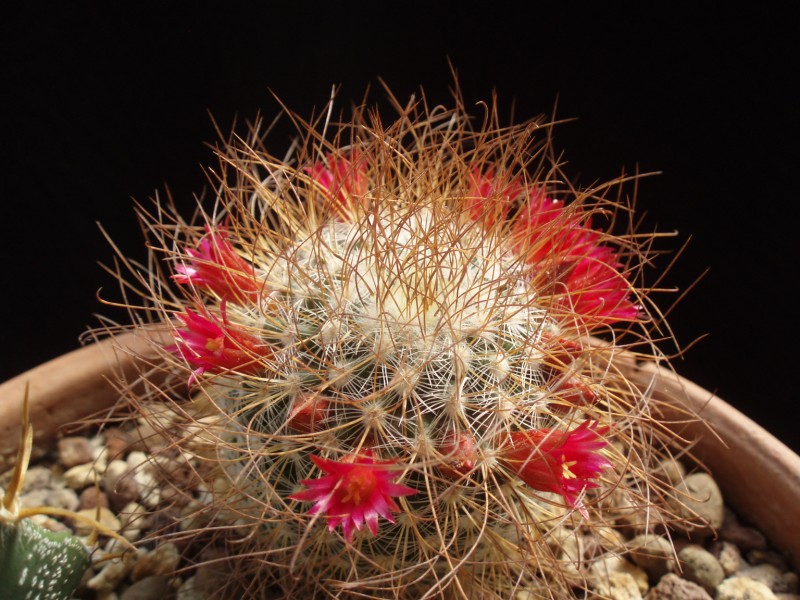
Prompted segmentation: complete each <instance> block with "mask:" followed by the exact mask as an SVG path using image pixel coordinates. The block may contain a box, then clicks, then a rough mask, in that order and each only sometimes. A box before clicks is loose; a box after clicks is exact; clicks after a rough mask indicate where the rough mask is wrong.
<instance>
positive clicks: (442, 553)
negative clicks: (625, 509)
mask: <svg viewBox="0 0 800 600" xmlns="http://www.w3.org/2000/svg"><path fill="white" fill-rule="evenodd" d="M530 131H531V126H530V125H526V126H520V127H517V128H509V129H505V130H501V129H499V128H498V129H491V128H489V127H487V128H486V129H484V130H481V131H472V130H470V129H469V127H468V124H467V119H466V117H465V116H464V115H462V114H461V113H459V112H458V111H453V112H442V113H439V112H436V113H431V114H424V115H421V116H419V115H417V117H415V118H412V117H409V116H408V115H405V116H404V117H402V118H401V119H399V120H398V122H397V123H395V124H394V125H392V126H391V127H389V128H387V129H384V128H381V126H379V125H376V126H367V125H366V124H365V122H364V121H357V123H356V124H354V125H352V126H347V125H343V126H342V129H341V130H340V132H339V134H338V137H337V140H339V139H343V138H344V137H345V136H347V135H350V136H351V137H352V139H351V140H350V143H348V144H346V145H344V144H343V145H342V146H343V148H344V149H339V148H338V147H337V144H332V145H331V146H330V148H329V150H330V152H329V153H320V152H316V151H309V152H308V153H304V152H300V153H299V154H298V156H297V157H296V158H295V162H296V165H299V166H290V165H289V164H287V163H285V162H282V161H277V160H275V159H272V158H271V157H269V155H267V154H266V153H264V152H262V151H260V150H253V149H252V148H253V147H256V145H255V144H254V145H253V146H243V147H229V148H226V149H225V150H224V152H223V153H222V155H221V156H222V163H223V167H224V169H227V171H225V170H224V171H223V173H222V174H221V175H220V179H221V184H220V188H219V190H220V192H219V197H218V204H217V206H216V208H215V209H214V215H216V216H215V217H214V218H213V219H212V218H211V217H208V218H207V222H206V227H205V228H204V229H200V228H197V227H192V226H186V225H183V224H182V223H183V222H182V221H181V220H180V219H179V218H175V217H167V216H166V215H167V214H168V211H166V210H165V208H164V207H163V206H160V207H159V208H158V210H157V211H156V212H155V214H159V215H162V216H161V217H159V219H158V220H157V222H151V221H148V222H147V229H148V230H149V231H150V232H152V233H153V234H154V235H155V237H156V239H155V240H154V241H152V242H151V243H152V247H155V248H161V249H162V250H163V251H164V252H166V253H167V255H168V258H169V260H170V261H171V267H170V268H171V270H172V274H171V276H170V277H171V278H172V279H173V280H174V281H176V282H177V283H178V284H180V286H181V290H182V294H173V295H170V294H168V293H167V292H166V291H165V290H166V289H167V286H166V285H165V283H164V280H163V279H160V278H159V277H158V276H154V277H153V278H152V279H150V280H149V281H147V282H145V283H146V284H147V286H148V288H149V292H148V294H149V299H150V301H151V303H152V306H154V307H155V308H156V310H158V311H161V313H162V314H163V316H164V321H165V322H169V323H173V325H172V334H173V336H174V340H175V342H174V343H173V344H170V345H167V346H166V350H167V351H168V352H166V353H165V356H167V357H168V358H169V359H170V361H171V362H172V364H174V365H175V367H176V369H177V370H178V371H179V372H182V373H184V376H186V377H188V379H189V382H190V391H191V398H190V399H188V402H187V401H186V400H187V399H180V398H178V399H177V402H178V406H176V410H175V413H176V414H177V415H181V416H179V417H178V416H176V417H175V418H172V419H171V420H169V426H168V427H167V428H162V432H163V434H164V436H166V437H168V438H170V443H169V444H168V447H171V448H175V447H178V448H181V449H183V450H184V451H186V452H190V453H194V454H196V455H197V456H198V457H200V458H201V459H202V461H203V464H204V465H206V467H205V473H206V475H205V477H206V479H207V481H208V482H209V485H208V486H207V487H208V488H209V489H211V490H213V491H212V492H211V493H210V495H207V496H205V499H206V500H207V501H208V500H210V502H211V504H210V505H208V506H202V507H200V508H199V510H198V515H197V518H198V519H200V521H198V522H197V523H200V524H199V525H197V527H198V535H202V530H203V529H206V530H208V531H211V530H212V529H213V530H214V531H216V534H215V535H217V536H218V538H217V539H219V540H221V542H222V543H224V544H230V545H229V546H227V547H228V548H230V549H233V551H232V553H231V560H232V561H233V562H232V564H233V565H235V569H236V571H237V573H240V574H241V575H242V576H241V577H237V578H233V580H231V581H230V582H229V583H230V585H231V589H232V587H233V586H234V584H236V585H238V586H239V587H238V588H237V590H238V591H236V592H235V593H237V594H242V591H241V590H242V589H244V590H245V592H244V595H245V596H248V597H254V598H258V597H273V596H272V595H271V594H278V595H281V594H282V595H284V596H285V597H315V596H317V595H318V596H320V597H333V596H335V597H348V596H350V595H352V596H354V597H398V598H423V597H445V596H452V597H462V598H508V597H510V596H512V595H513V594H514V593H516V592H527V593H530V594H533V597H537V596H536V594H538V593H539V592H540V591H541V590H543V589H547V590H549V591H547V592H546V593H547V595H548V597H561V596H564V597H568V596H569V595H570V594H571V593H572V592H571V590H572V589H581V588H583V587H584V586H585V585H586V584H585V580H584V579H583V575H582V574H581V571H580V569H579V568H578V567H576V566H575V564H576V563H575V560H576V559H574V558H570V557H569V556H565V554H564V550H563V547H564V544H563V540H564V538H565V536H566V537H570V536H571V537H572V538H575V539H577V538H579V537H581V536H582V535H584V533H585V532H586V530H587V528H590V527H592V524H593V523H600V524H604V525H614V524H615V522H616V521H615V520H616V519H617V515H616V513H614V510H616V509H615V508H612V509H608V506H609V505H610V504H609V499H610V497H611V496H612V495H616V496H624V497H625V498H626V499H627V504H628V505H637V506H640V507H644V508H641V509H640V511H641V514H642V515H643V518H651V516H648V515H650V513H649V512H648V511H649V509H648V508H647V507H648V506H650V501H649V500H648V499H647V498H649V497H651V496H652V494H651V490H650V487H649V486H650V483H649V482H648V481H647V478H646V477H645V476H644V475H643V474H644V472H645V471H646V465H647V464H648V461H650V460H652V459H653V458H654V456H655V454H657V452H658V451H659V450H658V445H656V446H653V445H652V442H653V440H655V439H657V438H658V435H660V434H658V433H656V431H657V428H655V427H651V420H650V417H649V408H648V400H647V398H646V396H644V395H642V394H641V393H639V392H638V391H636V390H635V389H634V388H633V386H630V385H628V384H627V382H626V381H625V379H624V377H622V375H621V374H620V373H619V372H617V371H616V370H615V369H614V367H613V366H611V362H610V357H611V355H612V354H613V353H614V352H615V351H616V348H618V347H619V345H616V346H614V345H612V346H611V348H612V349H611V350H608V349H603V350H601V349H598V348H596V347H594V346H592V345H591V344H590V343H589V342H588V338H587V336H588V335H590V334H595V333H599V332H606V333H609V332H612V331H614V330H613V329H612V326H613V325H615V324H618V323H622V324H623V325H624V328H625V329H627V331H628V333H631V332H632V331H633V330H634V329H638V330H639V333H637V334H636V335H634V336H632V337H633V338H634V339H635V340H641V339H644V340H647V339H648V338H647V333H646V322H647V320H648V317H647V315H646V313H645V312H644V310H643V308H642V307H641V305H640V301H641V300H642V298H643V296H642V294H643V292H642V291H641V290H637V289H636V288H635V286H634V285H633V284H632V283H630V279H631V273H635V272H636V269H637V268H639V267H638V266H637V265H636V264H635V263H634V262H633V261H634V259H635V258H636V257H644V256H645V254H646V252H645V250H644V247H643V246H641V245H640V244H641V242H640V241H637V238H634V237H625V238H616V237H614V236H612V235H611V234H609V233H607V232H603V231H601V230H598V229H595V228H593V226H592V223H591V220H590V217H591V218H593V219H594V220H595V221H597V220H602V219H603V218H604V216H612V217H613V214H615V213H616V212H617V211H618V210H619V205H618V204H617V203H616V202H610V201H606V200H605V199H604V195H605V193H606V192H607V189H608V188H607V187H603V188H598V189H595V190H588V191H586V192H580V193H579V192H575V191H574V190H571V189H569V188H566V187H563V188H561V189H559V188H558V186H556V185H555V183H554V182H556V181H557V180H558V173H557V169H556V167H555V166H553V165H550V166H549V167H547V169H549V170H544V169H543V168H541V167H540V168H539V169H538V170H535V169H534V170H532V169H530V162H531V160H532V157H533V156H536V153H533V154H531V153H530V148H531V146H530V140H529V133H530ZM314 139H315V138H314V134H309V140H310V142H309V146H310V145H311V140H314ZM558 195H561V196H571V197H572V199H573V200H572V203H571V204H568V205H565V204H564V202H563V200H560V199H553V196H558ZM176 223H177V225H176ZM642 260H644V258H642ZM182 311H183V312H182ZM176 316H177V318H178V321H177V323H176V321H175V320H174V318H175V317H176ZM618 335H621V332H619V333H618ZM132 400H133V401H134V403H135V404H136V405H137V406H138V407H140V408H141V409H142V411H143V412H144V413H147V411H148V410H151V409H152V406H153V404H154V403H153V402H151V401H150V400H151V398H148V397H141V396H137V397H133V398H132ZM152 400H154V402H155V403H158V404H163V402H164V397H163V395H161V394H154V395H153V396H152ZM176 424H177V426H176ZM181 424H183V425H184V427H181V426H180V425H181ZM198 432H202V434H203V435H202V436H198ZM199 437H202V438H203V439H204V440H206V442H207V443H205V445H204V444H202V443H199V442H198V438H199ZM612 438H613V440H614V441H616V442H617V444H615V445H612V444H610V443H609V442H611V441H612ZM644 440H647V443H648V444H650V447H656V450H655V451H654V452H652V453H650V455H648V456H644V453H639V452H638V451H637V450H636V448H639V447H642V446H643V445H644V443H645V442H644ZM220 482H223V483H220ZM604 511H605V512H604ZM652 518H655V516H652ZM187 527H189V526H188V525H187ZM578 562H580V561H578ZM311 573H313V574H314V576H313V577H309V574H311ZM226 589H227V588H226ZM225 591H226V590H219V592H220V593H223V592H225ZM227 591H230V589H227ZM232 593H233V592H232Z"/></svg>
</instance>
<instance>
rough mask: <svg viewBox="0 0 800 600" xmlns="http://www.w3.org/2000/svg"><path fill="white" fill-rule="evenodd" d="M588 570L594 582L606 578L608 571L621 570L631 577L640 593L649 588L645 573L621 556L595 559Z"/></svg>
mask: <svg viewBox="0 0 800 600" xmlns="http://www.w3.org/2000/svg"><path fill="white" fill-rule="evenodd" d="M589 570H590V573H591V575H592V581H595V582H598V581H600V580H602V579H604V578H607V577H608V575H609V573H612V572H621V573H627V574H628V575H630V576H631V577H632V578H633V580H634V581H635V582H636V586H637V587H638V588H639V592H640V593H641V594H646V593H647V590H648V589H649V588H650V584H649V582H648V578H647V573H646V572H645V571H644V570H643V569H642V568H641V567H637V566H636V565H634V564H633V563H631V562H628V561H627V560H625V559H624V558H622V557H621V556H615V555H608V556H605V557H603V558H601V559H599V560H597V561H595V562H594V563H593V564H592V566H591V567H590V569H589Z"/></svg>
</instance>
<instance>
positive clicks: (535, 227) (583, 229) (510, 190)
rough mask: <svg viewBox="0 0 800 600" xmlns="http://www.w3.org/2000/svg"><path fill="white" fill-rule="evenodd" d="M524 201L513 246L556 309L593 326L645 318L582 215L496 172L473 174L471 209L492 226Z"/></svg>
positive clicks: (608, 250) (611, 251) (513, 228)
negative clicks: (539, 278)
mask: <svg viewBox="0 0 800 600" xmlns="http://www.w3.org/2000/svg"><path fill="white" fill-rule="evenodd" d="M520 198H523V199H524V202H523V203H522V204H521V206H519V207H518V209H517V210H516V211H515V213H514V216H513V221H512V222H511V227H510V236H511V240H512V244H513V246H514V248H515V249H516V251H517V252H518V253H519V254H520V256H522V257H523V258H524V260H525V261H526V262H527V263H528V264H530V265H532V266H533V267H534V268H535V269H536V272H537V273H539V274H541V276H542V279H543V281H545V282H546V283H547V284H548V289H547V290H543V292H545V293H548V294H550V295H552V296H553V297H554V299H555V307H556V308H558V309H559V310H563V311H564V312H565V313H566V314H567V315H573V314H574V315H575V316H577V317H578V318H580V319H581V320H583V321H584V322H585V323H587V324H592V325H598V324H609V323H615V322H618V321H629V320H635V319H637V318H639V316H640V311H639V308H638V307H637V306H636V305H634V304H633V303H632V302H631V301H630V299H629V296H630V286H629V284H628V280H627V279H626V277H625V274H624V273H623V272H622V271H621V268H622V265H621V264H620V262H619V259H618V257H617V253H616V251H615V250H614V249H613V248H610V247H608V246H603V245H602V244H601V233H600V232H599V231H597V230H595V229H592V227H591V223H590V222H589V221H588V220H587V219H585V218H583V215H582V214H581V212H580V211H578V210H569V209H567V208H565V206H564V203H563V201H561V200H554V199H552V198H548V197H547V196H546V195H545V193H544V191H543V190H542V189H540V188H534V187H528V188H527V189H525V188H524V186H523V185H522V184H521V183H520V182H519V180H518V179H514V180H512V181H511V182H510V183H506V182H505V181H504V180H503V179H501V178H496V177H495V176H494V173H493V170H492V169H488V170H487V171H486V173H485V174H482V173H481V172H480V171H477V170H476V171H475V172H474V173H473V175H472V177H471V183H470V191H469V197H468V198H467V210H468V213H469V215H470V217H471V218H473V219H474V220H478V219H481V218H483V219H485V224H486V225H487V226H491V225H492V224H494V222H495V220H496V219H498V218H500V219H504V220H505V219H507V215H508V213H509V207H510V205H511V203H512V202H513V201H514V200H515V199H520Z"/></svg>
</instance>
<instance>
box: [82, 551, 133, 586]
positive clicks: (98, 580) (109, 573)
mask: <svg viewBox="0 0 800 600" xmlns="http://www.w3.org/2000/svg"><path fill="white" fill-rule="evenodd" d="M131 566H132V564H131V562H130V561H124V560H119V559H116V560H109V561H107V562H106V563H105V564H104V565H103V568H102V569H100V572H99V573H98V574H97V575H95V576H94V577H92V578H91V579H90V580H89V582H88V583H87V584H86V587H88V588H89V589H90V590H98V591H105V592H111V591H113V590H115V589H116V587H117V585H118V584H119V583H120V582H121V581H122V580H123V579H125V577H127V576H128V573H129V572H130V570H131Z"/></svg>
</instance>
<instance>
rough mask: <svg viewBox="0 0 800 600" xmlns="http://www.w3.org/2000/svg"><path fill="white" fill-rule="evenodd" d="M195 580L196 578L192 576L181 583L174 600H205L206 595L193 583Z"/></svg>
mask: <svg viewBox="0 0 800 600" xmlns="http://www.w3.org/2000/svg"><path fill="white" fill-rule="evenodd" d="M195 579H196V578H195V577H194V576H192V577H189V579H187V580H186V581H184V582H183V584H182V585H181V587H180V588H178V594H177V596H175V600H206V594H205V593H204V591H203V590H202V589H201V588H200V587H199V586H198V585H197V584H196V583H195Z"/></svg>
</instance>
